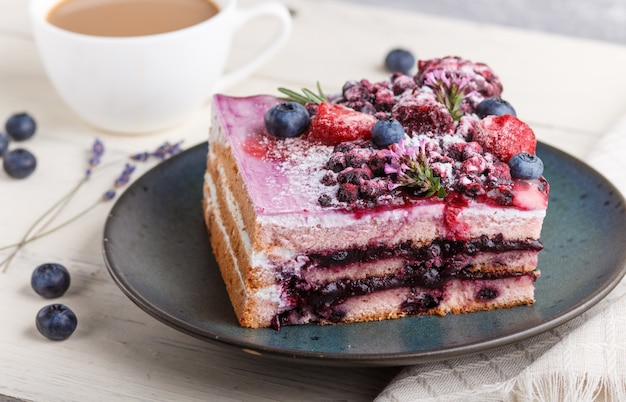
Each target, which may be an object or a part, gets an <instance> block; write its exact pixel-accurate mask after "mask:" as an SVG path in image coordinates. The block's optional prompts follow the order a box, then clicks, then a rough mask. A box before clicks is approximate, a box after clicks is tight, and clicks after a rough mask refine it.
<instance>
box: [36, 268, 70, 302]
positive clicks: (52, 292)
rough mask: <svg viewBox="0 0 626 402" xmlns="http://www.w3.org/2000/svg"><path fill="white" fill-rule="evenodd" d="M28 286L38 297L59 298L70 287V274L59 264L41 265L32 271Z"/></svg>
mask: <svg viewBox="0 0 626 402" xmlns="http://www.w3.org/2000/svg"><path fill="white" fill-rule="evenodd" d="M30 285H31V287H32V288H33V290H34V291H35V292H36V293H37V294H38V295H40V296H42V297H44V298H46V299H53V298H56V297H61V296H63V294H64V293H65V291H66V290H67V289H68V288H69V287H70V273H69V271H68V270H67V268H65V267H64V266H63V265H61V264H55V263H49V264H42V265H40V266H38V267H37V268H35V270H34V271H33V274H32V275H31V278H30Z"/></svg>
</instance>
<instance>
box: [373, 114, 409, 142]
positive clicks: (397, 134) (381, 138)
mask: <svg viewBox="0 0 626 402" xmlns="http://www.w3.org/2000/svg"><path fill="white" fill-rule="evenodd" d="M404 135H405V133H404V127H402V124H400V122H399V121H398V120H395V119H389V120H378V121H377V122H376V123H375V124H374V126H373V127H372V142H373V143H374V144H376V145H377V146H378V147H380V148H385V147H388V146H389V145H391V144H396V143H398V142H400V140H401V139H403V138H404Z"/></svg>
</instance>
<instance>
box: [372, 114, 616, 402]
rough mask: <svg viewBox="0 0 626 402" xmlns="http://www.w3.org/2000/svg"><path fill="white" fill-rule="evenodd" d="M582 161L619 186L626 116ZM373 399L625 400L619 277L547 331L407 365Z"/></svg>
mask: <svg viewBox="0 0 626 402" xmlns="http://www.w3.org/2000/svg"><path fill="white" fill-rule="evenodd" d="M586 162H587V163H588V164H589V165H591V166H593V167H594V168H595V169H596V170H598V171H599V172H600V173H602V174H603V175H604V176H605V177H606V178H607V179H609V180H610V181H611V182H613V183H614V184H615V186H616V187H617V188H618V189H619V190H620V191H621V192H622V194H626V116H624V117H622V118H621V119H620V120H619V121H618V122H617V124H616V125H615V126H614V128H613V129H612V130H611V131H610V132H609V133H607V134H605V135H604V136H602V138H601V139H600V140H599V141H598V143H597V144H596V146H595V147H594V148H593V149H592V150H591V151H590V153H589V155H587V157H586ZM625 247H626V245H625ZM376 401H377V402H387V401H389V402H391V401H394V402H400V401H442V402H443V401H446V402H448V401H481V402H484V401H533V402H535V401H572V402H574V401H576V402H579V401H626V279H625V280H622V282H621V283H620V284H619V285H618V286H617V287H616V288H615V289H614V290H613V291H612V292H611V293H610V294H609V295H608V296H607V297H606V298H604V299H603V300H602V301H600V302H599V303H598V304H597V305H596V306H594V307H593V308H591V309H590V310H588V311H587V312H586V313H584V314H582V315H581V316H579V317H577V318H575V319H573V320H571V321H569V322H568V323H566V324H563V325H562V326H560V327H557V328H555V329H553V330H551V331H548V332H546V333H543V334H540V335H537V336H535V337H532V338H529V339H527V340H525V341H522V342H520V343H518V344H515V345H509V346H505V347H502V348H498V349H494V350H491V351H487V352H484V353H480V354H477V355H471V356H467V357H463V358H457V359H451V360H447V361H442V362H436V363H429V364H423V365H418V366H412V367H407V368H405V369H403V370H402V371H401V372H400V373H399V374H398V376H397V377H396V378H395V379H394V380H393V381H392V382H391V384H389V385H388V386H387V387H386V388H385V389H384V390H383V392H382V393H381V394H380V395H379V396H378V397H377V398H376Z"/></svg>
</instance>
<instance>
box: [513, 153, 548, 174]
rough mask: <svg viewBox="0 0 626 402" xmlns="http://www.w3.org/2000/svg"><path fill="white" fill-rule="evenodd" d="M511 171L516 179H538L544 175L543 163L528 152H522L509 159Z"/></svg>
mask: <svg viewBox="0 0 626 402" xmlns="http://www.w3.org/2000/svg"><path fill="white" fill-rule="evenodd" d="M509 170H510V171H511V177H512V178H514V179H526V180H532V179H538V178H540V177H541V175H542V174H543V161H542V160H541V159H540V158H539V157H538V156H537V155H533V154H530V153H528V152H520V153H518V154H515V155H513V156H512V157H511V159H509Z"/></svg>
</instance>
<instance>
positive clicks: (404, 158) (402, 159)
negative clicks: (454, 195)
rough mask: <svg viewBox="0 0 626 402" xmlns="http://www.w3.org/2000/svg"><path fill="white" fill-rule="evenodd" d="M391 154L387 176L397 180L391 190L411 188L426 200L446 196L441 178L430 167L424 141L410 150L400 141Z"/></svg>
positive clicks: (386, 171) (392, 184)
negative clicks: (435, 196) (392, 176)
mask: <svg viewBox="0 0 626 402" xmlns="http://www.w3.org/2000/svg"><path fill="white" fill-rule="evenodd" d="M390 152H391V163H387V164H385V174H388V175H394V176H395V180H394V182H392V183H389V190H393V189H396V188H398V187H409V188H411V189H412V192H413V193H415V194H417V195H419V196H421V197H425V198H430V197H432V196H434V195H437V197H439V198H444V197H445V196H446V190H445V188H444V187H443V186H442V184H441V178H439V177H438V176H435V174H434V172H433V169H432V168H431V167H430V164H429V162H428V157H427V156H426V150H425V142H424V140H423V139H422V140H421V141H420V144H419V146H412V147H408V148H407V147H406V146H405V145H404V141H400V142H399V143H397V144H394V145H393V146H392V147H391V150H390Z"/></svg>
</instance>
